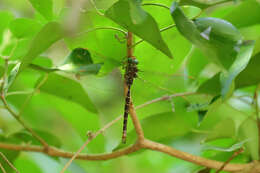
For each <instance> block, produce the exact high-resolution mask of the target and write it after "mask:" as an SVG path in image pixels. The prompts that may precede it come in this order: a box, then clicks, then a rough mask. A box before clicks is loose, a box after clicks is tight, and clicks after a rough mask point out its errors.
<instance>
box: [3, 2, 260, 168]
mask: <svg viewBox="0 0 260 173" xmlns="http://www.w3.org/2000/svg"><path fill="white" fill-rule="evenodd" d="M172 1H173V0H165V1H159V0H143V1H141V0H96V1H94V3H95V5H96V6H94V5H93V3H91V1H88V0H85V1H77V2H76V1H72V0H44V1H43V0H29V1H16V0H1V1H0V21H1V22H0V76H1V77H3V74H4V69H7V75H8V78H7V81H8V82H7V83H6V84H5V86H4V91H5V92H6V97H7V102H8V104H9V105H10V107H11V108H12V109H13V110H14V111H15V112H20V114H21V115H20V116H21V117H22V119H24V120H25V122H26V123H27V124H28V125H29V126H30V127H32V128H33V129H34V130H35V131H36V132H37V133H38V134H39V135H40V136H41V137H42V138H44V139H45V140H46V141H47V142H48V143H49V144H51V145H53V146H55V147H58V148H61V149H64V150H69V151H76V150H77V149H78V148H79V147H80V146H81V145H82V144H83V142H84V141H85V140H86V139H87V136H86V134H87V132H88V131H91V132H94V131H97V130H98V129H100V128H101V127H103V126H104V125H105V124H106V123H108V122H110V121H112V120H113V119H114V118H115V117H117V116H119V115H120V114H122V113H123V111H124V96H123V70H122V67H123V66H124V63H125V58H126V35H125V34H126V33H127V31H128V30H129V31H131V32H133V33H134V34H135V39H134V40H135V43H136V45H135V46H134V55H135V56H136V58H137V59H138V61H139V64H138V68H139V72H138V76H139V77H138V78H137V79H136V80H135V81H134V84H133V87H132V98H133V102H134V105H136V106H137V105H141V104H143V103H145V102H147V101H150V100H152V99H155V98H159V97H162V96H164V95H165V94H168V95H170V94H173V93H182V92H183V93H185V92H195V94H193V95H189V96H183V97H173V98H171V99H169V100H167V101H161V102H157V103H153V104H151V105H147V106H145V107H143V108H141V109H137V114H138V116H139V119H140V121H141V124H142V125H143V129H144V132H145V136H146V137H147V138H148V139H151V140H155V141H158V142H161V143H163V144H166V145H169V146H172V147H175V148H176V149H179V150H182V151H185V152H188V153H191V154H194V155H199V156H203V157H206V158H209V159H215V160H219V161H226V160H227V159H228V158H229V157H230V156H231V155H232V153H233V152H234V151H235V150H237V149H238V148H240V147H244V148H245V152H243V153H242V154H240V155H239V156H238V157H236V158H235V159H234V160H232V161H231V162H235V163H246V162H248V161H250V160H258V158H259V155H258V153H259V144H258V138H259V134H258V129H257V123H256V114H259V112H256V110H255V105H254V100H253V95H254V91H255V88H256V87H257V85H259V84H260V75H259V74H260V70H259V67H260V32H259V28H260V13H259V11H260V2H259V0H236V1H234V0H226V1H222V0H214V1H204V0H196V1H195V0H180V1H178V2H177V1H176V2H174V3H173V2H172ZM158 3H160V4H159V5H158ZM102 14H104V15H102ZM142 40H143V41H142ZM172 57H173V58H172ZM5 59H8V62H9V63H8V67H6V66H5ZM257 99H258V100H259V98H257ZM1 104H2V103H1ZM258 106H259V105H258ZM0 111H1V115H0V132H1V133H0V142H6V143H15V144H21V145H25V144H34V145H39V143H38V142H37V141H36V140H35V139H34V138H33V137H32V136H31V134H29V133H28V132H27V131H25V130H24V129H23V128H22V126H20V125H19V123H18V122H17V121H16V120H15V119H14V118H12V117H11V115H10V114H9V113H7V111H5V110H4V109H2V107H1V110H0ZM128 125H129V128H128V140H127V144H126V145H122V144H121V143H120V142H121V134H122V131H121V130H122V122H121V121H120V122H118V123H116V124H115V125H113V126H111V127H110V128H109V129H107V130H106V131H105V132H104V133H103V134H102V135H100V136H98V137H97V138H95V139H94V140H93V141H92V142H91V143H90V144H89V145H88V147H87V148H86V149H85V150H84V152H86V153H90V154H93V153H104V152H111V151H114V150H117V149H120V148H124V147H126V146H127V145H130V144H132V143H133V142H134V141H135V138H136V135H135V133H134V129H133V125H132V123H131V121H129V124H128ZM1 152H3V153H4V154H5V155H6V157H7V158H8V159H9V160H10V161H11V162H12V163H13V164H14V165H15V167H16V168H17V169H18V170H20V171H21V172H41V173H47V172H48V173H52V172H53V173H54V172H55V173H56V172H59V171H60V169H61V168H62V167H63V165H64V163H65V162H66V161H67V160H66V159H63V158H52V157H49V156H46V155H44V154H41V153H32V152H17V151H8V150H2V149H1ZM0 163H1V164H2V165H3V166H4V168H5V169H6V171H7V172H8V173H9V172H10V173H11V172H12V171H13V170H12V169H10V167H8V165H7V164H6V163H5V162H4V161H3V160H2V159H0ZM203 171H204V172H213V170H209V169H205V168H202V167H200V166H198V165H194V164H192V163H187V162H185V161H182V160H179V159H176V158H173V157H170V156H167V155H165V154H163V153H157V152H153V151H141V152H137V153H134V154H131V155H129V156H124V157H121V158H118V159H114V160H109V161H104V162H100V161H93V162H86V161H74V163H73V164H72V165H71V166H70V168H69V169H68V170H67V172H68V173H69V172H71V173H72V172H73V173H84V172H93V173H94V172H126V173H127V172H150V173H153V172H154V173H157V172H185V173H186V172H187V173H193V172H203ZM0 172H1V171H0Z"/></svg>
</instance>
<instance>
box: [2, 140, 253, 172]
mask: <svg viewBox="0 0 260 173" xmlns="http://www.w3.org/2000/svg"><path fill="white" fill-rule="evenodd" d="M0 148H2V149H8V150H15V151H33V152H41V153H45V154H47V155H49V156H54V157H63V158H71V157H73V156H74V154H75V153H72V152H68V151H64V150H60V149H57V148H55V147H50V148H49V151H48V152H46V151H45V150H44V148H43V147H41V146H24V145H17V144H6V143H1V142H0ZM142 148H145V149H150V150H154V151H159V152H162V153H165V154H168V155H170V156H173V157H176V158H179V159H182V160H186V161H188V162H191V163H194V164H197V165H201V166H205V167H208V168H213V169H219V168H220V167H221V166H222V165H223V162H219V161H215V160H210V159H206V158H203V157H200V156H195V155H192V154H189V153H186V152H183V151H179V150H176V149H174V148H171V147H169V146H166V145H163V144H160V143H157V142H153V141H149V140H146V139H145V140H143V141H142V143H136V144H134V145H131V146H130V147H127V148H125V149H122V150H118V151H115V152H112V153H106V154H95V155H89V154H79V155H77V157H76V158H77V159H81V160H90V161H91V160H110V159H114V158H118V157H120V156H123V155H127V154H130V153H133V152H136V151H138V150H140V149H142ZM250 166H252V163H248V164H227V165H226V166H225V167H224V169H223V170H224V171H229V172H238V171H242V170H244V169H247V168H248V167H250Z"/></svg>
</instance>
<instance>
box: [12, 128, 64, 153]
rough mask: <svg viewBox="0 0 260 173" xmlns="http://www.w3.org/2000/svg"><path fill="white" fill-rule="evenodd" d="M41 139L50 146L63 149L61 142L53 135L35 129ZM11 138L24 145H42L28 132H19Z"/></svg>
mask: <svg viewBox="0 0 260 173" xmlns="http://www.w3.org/2000/svg"><path fill="white" fill-rule="evenodd" d="M33 130H34V131H35V132H36V133H37V134H38V135H39V136H40V137H42V138H43V139H44V140H45V141H46V142H47V143H48V144H49V145H52V146H55V147H58V148H59V147H61V145H62V144H61V141H60V140H59V139H58V138H57V137H56V136H54V135H53V134H52V133H49V132H46V131H42V130H37V129H33ZM10 137H12V138H16V139H18V140H19V141H22V142H23V143H27V144H28V143H30V144H32V145H41V143H40V142H39V141H38V140H37V139H35V137H33V136H32V135H31V133H29V132H28V131H26V130H22V131H19V132H17V133H14V134H12V135H10Z"/></svg>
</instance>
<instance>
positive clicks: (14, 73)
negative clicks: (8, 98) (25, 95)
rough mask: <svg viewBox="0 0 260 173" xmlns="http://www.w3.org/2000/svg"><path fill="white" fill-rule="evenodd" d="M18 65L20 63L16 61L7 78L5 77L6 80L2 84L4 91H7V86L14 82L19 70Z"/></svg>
mask: <svg viewBox="0 0 260 173" xmlns="http://www.w3.org/2000/svg"><path fill="white" fill-rule="evenodd" d="M20 65H21V63H20V62H19V63H17V64H16V65H15V66H14V68H13V69H12V71H11V72H10V74H9V76H8V79H7V82H6V83H5V85H4V92H5V93H7V91H8V89H9V87H10V86H11V85H12V83H13V82H14V80H15V78H16V76H17V74H18V71H19V68H20Z"/></svg>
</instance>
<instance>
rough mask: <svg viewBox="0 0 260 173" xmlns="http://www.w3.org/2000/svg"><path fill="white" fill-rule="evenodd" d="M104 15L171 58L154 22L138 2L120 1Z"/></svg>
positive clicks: (132, 0) (131, 0) (135, 0)
mask: <svg viewBox="0 0 260 173" xmlns="http://www.w3.org/2000/svg"><path fill="white" fill-rule="evenodd" d="M105 15H106V16H107V17H108V18H110V19H111V20H113V21H114V22H116V23H117V24H119V25H121V26H123V27H124V28H126V29H127V30H129V31H131V32H133V33H134V34H136V35H137V36H138V37H140V38H142V39H144V40H145V41H147V42H148V43H150V44H151V45H153V46H154V47H155V48H157V49H159V50H160V51H162V52H163V53H164V54H165V55H167V56H168V57H170V58H172V54H171V52H170V50H169V48H168V46H167V45H166V43H165V42H164V41H163V39H162V36H161V34H160V30H159V28H158V26H157V23H156V21H155V20H154V18H153V17H152V16H151V15H150V14H149V13H147V12H145V11H144V10H143V9H142V8H141V2H140V1H138V0H120V1H118V2H116V3H115V4H114V5H113V6H112V7H110V8H109V9H108V10H107V11H106V13H105Z"/></svg>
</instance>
